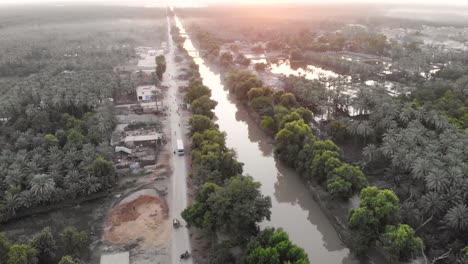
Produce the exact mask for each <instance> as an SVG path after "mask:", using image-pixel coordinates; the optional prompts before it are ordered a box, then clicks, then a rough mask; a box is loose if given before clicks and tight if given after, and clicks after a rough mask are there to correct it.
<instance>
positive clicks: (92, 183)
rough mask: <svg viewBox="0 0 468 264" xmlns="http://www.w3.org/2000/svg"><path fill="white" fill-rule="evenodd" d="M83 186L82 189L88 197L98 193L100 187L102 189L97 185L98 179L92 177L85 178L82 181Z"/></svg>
mask: <svg viewBox="0 0 468 264" xmlns="http://www.w3.org/2000/svg"><path fill="white" fill-rule="evenodd" d="M84 185H85V186H83V187H84V189H85V190H86V193H87V194H88V195H90V194H93V193H95V192H97V191H99V190H100V189H101V187H102V185H101V184H100V183H99V180H98V178H96V177H94V176H88V177H86V179H85V181H84Z"/></svg>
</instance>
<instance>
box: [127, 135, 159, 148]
mask: <svg viewBox="0 0 468 264" xmlns="http://www.w3.org/2000/svg"><path fill="white" fill-rule="evenodd" d="M160 139H162V134H161V133H151V134H141V135H129V136H126V137H125V139H124V142H125V145H126V146H127V147H134V146H156V143H157V142H158V140H160Z"/></svg>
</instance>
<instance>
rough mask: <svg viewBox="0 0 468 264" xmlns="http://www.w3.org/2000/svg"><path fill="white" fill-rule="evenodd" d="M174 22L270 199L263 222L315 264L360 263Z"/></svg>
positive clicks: (233, 140) (220, 116) (222, 122)
mask: <svg viewBox="0 0 468 264" xmlns="http://www.w3.org/2000/svg"><path fill="white" fill-rule="evenodd" d="M176 26H177V27H178V28H179V30H180V32H181V34H182V36H184V37H186V40H185V43H184V48H185V49H186V50H187V51H189V54H190V55H191V56H192V57H193V58H194V61H195V63H196V64H198V65H199V70H200V74H201V77H202V78H203V82H204V84H205V85H206V86H208V87H210V88H211V91H212V96H213V99H214V100H216V101H217V102H218V105H217V107H216V108H215V113H216V117H217V120H216V123H217V124H218V125H219V128H220V130H221V131H224V132H226V134H227V145H228V147H231V148H234V149H235V150H236V151H237V154H238V159H239V161H241V162H243V163H244V164H245V165H244V173H245V174H248V175H251V176H252V177H254V179H255V180H256V181H259V182H261V184H262V187H261V191H262V193H263V194H264V195H268V196H270V197H271V199H272V208H271V213H272V214H271V221H265V222H263V223H261V226H262V227H267V226H273V227H282V228H283V229H284V230H285V231H286V232H287V233H288V234H289V236H290V238H291V240H292V241H293V242H294V243H296V244H297V245H299V246H301V247H302V248H304V249H305V251H306V252H307V254H308V255H309V259H310V260H311V263H321V264H338V263H343V264H350V263H359V261H358V260H357V259H356V258H355V257H354V256H353V255H352V254H351V253H350V251H349V249H348V248H347V247H346V246H345V245H344V244H343V243H342V242H341V240H340V239H339V238H338V235H337V233H336V231H335V229H334V228H333V226H332V225H331V223H330V222H329V221H328V219H327V217H326V216H325V215H324V213H323V212H322V211H321V209H320V207H319V206H318V205H317V203H316V202H315V201H314V200H313V198H312V195H311V194H310V193H309V191H308V189H307V188H306V186H305V184H304V182H303V181H302V180H301V179H300V177H299V176H298V175H297V174H296V173H295V172H294V171H293V170H291V169H289V168H287V167H285V166H283V165H282V164H281V162H279V161H278V160H276V159H275V157H274V153H273V145H272V144H271V141H272V139H271V138H270V137H269V136H267V135H266V134H265V133H264V132H263V131H262V130H261V129H260V128H259V126H258V125H257V124H256V123H255V121H254V120H253V119H252V118H250V116H249V115H248V113H247V112H246V109H245V108H244V107H242V105H241V104H239V103H238V102H237V101H236V100H235V99H234V98H233V97H232V96H231V95H230V94H229V93H228V92H227V91H226V90H225V89H224V86H223V84H222V82H221V76H220V74H219V73H217V72H215V71H214V70H212V69H211V68H210V67H209V66H208V64H207V63H206V62H205V61H204V59H202V58H200V57H198V51H197V49H196V48H195V46H194V45H193V43H192V41H191V40H190V38H189V36H187V34H186V32H185V30H184V28H183V25H182V23H181V22H180V20H179V19H178V18H177V17H176ZM376 263H382V262H376Z"/></svg>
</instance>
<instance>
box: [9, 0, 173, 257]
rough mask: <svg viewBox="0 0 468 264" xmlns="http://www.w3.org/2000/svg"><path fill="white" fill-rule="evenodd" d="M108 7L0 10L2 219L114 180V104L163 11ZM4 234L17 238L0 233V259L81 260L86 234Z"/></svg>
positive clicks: (134, 79) (98, 190)
mask: <svg viewBox="0 0 468 264" xmlns="http://www.w3.org/2000/svg"><path fill="white" fill-rule="evenodd" d="M106 8H107V7H96V8H89V7H71V8H70V7H48V8H45V7H44V8H42V7H41V8H39V7H37V9H35V8H33V9H29V8H27V7H24V8H19V7H12V9H10V8H3V9H1V10H0V13H1V15H0V145H1V146H2V149H1V150H0V221H2V222H3V221H6V220H11V219H14V218H16V217H24V216H29V215H31V214H36V213H41V212H45V211H48V210H53V209H57V208H62V207H63V206H67V205H69V204H74V203H76V202H81V201H84V200H88V199H94V198H98V197H101V196H105V195H107V192H104V191H105V190H108V189H109V188H111V187H112V186H113V185H114V183H115V182H116V180H117V174H116V171H115V168H114V164H113V162H112V155H113V149H112V148H111V147H110V138H111V133H112V131H113V130H114V128H115V125H116V123H117V119H116V116H115V111H114V106H113V102H112V101H113V99H114V98H115V97H116V95H117V94H119V93H123V94H126V93H128V94H131V93H132V92H133V91H134V88H135V85H137V84H138V82H139V78H138V77H139V74H137V76H135V75H134V74H133V73H132V72H133V71H134V68H133V66H132V65H134V63H135V62H136V60H138V59H139V56H138V54H137V53H136V49H135V48H136V47H138V46H148V43H157V42H156V41H159V38H160V37H161V36H162V35H163V34H165V31H164V29H160V30H159V28H158V26H156V25H157V24H158V22H159V21H158V20H157V18H162V15H164V13H163V12H160V10H150V9H146V8H145V9H144V8H112V7H109V8H108V9H106ZM149 19H153V20H152V21H151V20H149ZM155 28H158V30H156V32H155ZM152 45H154V44H152ZM25 221H27V220H25ZM65 222H69V219H65ZM48 224H49V225H50V223H48ZM86 224H87V225H88V224H89V223H86ZM9 231H11V230H5V232H6V235H8V237H9V239H10V241H12V243H17V244H14V245H10V243H9V242H8V240H7V239H6V237H3V236H2V238H1V239H0V240H1V241H0V244H1V245H0V263H11V264H13V263H14V264H17V263H18V264H20V263H21V264H23V263H47V264H49V263H63V264H66V263H68V264H72V263H79V262H82V263H85V262H87V261H88V260H89V259H88V258H89V254H88V252H87V251H88V246H89V241H88V235H87V233H86V232H85V231H80V232H79V231H77V230H76V229H74V228H67V229H65V230H64V231H63V234H62V236H61V237H62V238H61V240H60V242H59V240H58V239H57V243H56V242H55V241H54V237H53V236H52V233H54V232H51V230H50V229H44V230H43V231H42V232H41V233H40V234H38V235H37V236H35V237H34V238H33V239H31V241H30V243H27V241H28V240H29V239H28V235H29V234H27V233H26V232H24V233H21V234H18V233H14V235H11V232H9ZM36 231H37V230H36ZM52 231H55V232H60V230H52ZM55 234H57V233H55ZM62 256H63V258H62ZM78 258H80V259H81V260H80V261H78Z"/></svg>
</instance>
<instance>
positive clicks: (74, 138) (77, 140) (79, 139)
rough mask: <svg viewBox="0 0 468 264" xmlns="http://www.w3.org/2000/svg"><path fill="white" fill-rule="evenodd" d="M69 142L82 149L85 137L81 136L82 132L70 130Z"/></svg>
mask: <svg viewBox="0 0 468 264" xmlns="http://www.w3.org/2000/svg"><path fill="white" fill-rule="evenodd" d="M67 142H69V143H70V144H72V145H73V146H75V147H77V148H80V147H81V146H82V145H83V142H84V136H83V135H82V134H81V132H80V131H78V130H76V129H73V128H72V129H70V130H68V135H67Z"/></svg>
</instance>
